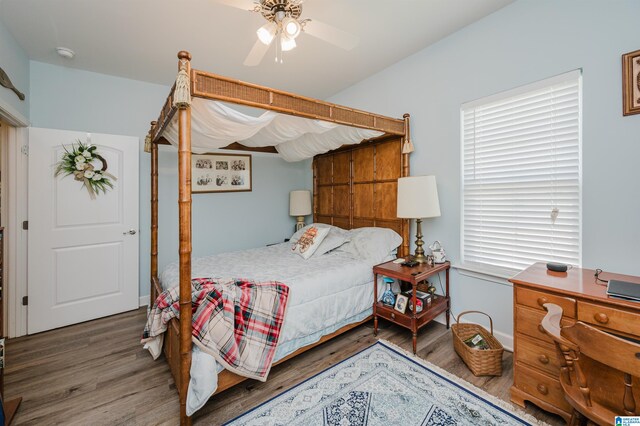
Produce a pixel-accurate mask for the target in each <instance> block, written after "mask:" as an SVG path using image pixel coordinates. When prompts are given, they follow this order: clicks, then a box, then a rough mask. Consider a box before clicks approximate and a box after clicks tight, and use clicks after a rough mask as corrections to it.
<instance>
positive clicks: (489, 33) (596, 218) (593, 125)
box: [330, 0, 640, 336]
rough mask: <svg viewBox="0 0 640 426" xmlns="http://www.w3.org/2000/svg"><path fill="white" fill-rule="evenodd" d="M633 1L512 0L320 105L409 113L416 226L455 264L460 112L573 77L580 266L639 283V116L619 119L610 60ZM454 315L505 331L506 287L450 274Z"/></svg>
mask: <svg viewBox="0 0 640 426" xmlns="http://www.w3.org/2000/svg"><path fill="white" fill-rule="evenodd" d="M639 16H640V2H638V1H635V0H626V1H624V0H618V1H595V0H563V1H556V0H519V1H517V2H515V3H514V4H512V5H510V6H507V7H506V8H504V9H501V10H499V11H498V12H496V13H494V14H492V15H490V16H488V17H486V18H485V19H482V20H481V21H479V22H477V23H475V24H473V25H471V26H468V27H466V28H465V29H463V30H461V31H459V32H457V33H455V34H453V35H451V36H450V37H448V38H446V39H444V40H442V41H440V42H439V43H437V44H435V45H433V46H431V47H429V48H427V49H425V50H422V51H421V52H418V53H417V54H415V55H413V56H411V57H409V58H406V59H404V60H402V61H401V62H399V63H397V64H395V65H393V66H391V67H390V68H388V69H386V70H384V71H382V72H380V73H378V74H376V75H374V76H372V77H370V78H368V79H366V80H364V81H362V82H360V83H358V84H356V85H355V86H352V87H351V88H349V89H347V90H345V91H343V92H341V93H339V94H338V95H336V96H334V97H332V98H331V99H330V100H331V101H333V102H337V103H342V104H346V105H349V106H352V107H356V108H363V109H366V110H370V111H375V112H379V113H383V114H387V115H391V116H396V117H399V116H402V114H403V113H404V112H409V113H411V116H412V131H413V139H414V143H415V146H416V151H415V152H414V153H413V154H412V156H411V173H412V174H413V175H421V174H434V175H436V176H437V179H438V190H439V196H440V205H441V209H442V216H441V217H439V218H436V219H427V220H425V222H424V224H423V231H424V233H425V235H426V240H428V241H429V242H432V241H433V240H435V239H439V240H440V241H442V242H443V244H444V246H445V248H446V249H447V253H448V254H449V256H450V257H451V258H452V260H453V262H456V261H458V260H459V258H460V174H461V173H460V105H461V104H462V103H463V102H466V101H470V100H474V99H477V98H481V97H484V96H487V95H491V94H494V93H497V92H500V91H504V90H507V89H511V88H514V87H518V86H521V85H524V84H527V83H530V82H534V81H537V80H541V79H544V78H547V77H551V76H554V75H557V74H560V73H563V72H566V71H570V70H574V69H578V68H581V69H582V70H583V78H584V79H583V83H584V89H583V95H584V96H583V206H582V209H583V210H582V212H583V213H582V214H583V265H584V266H585V267H590V268H597V267H599V268H602V269H604V270H611V271H617V272H622V273H628V274H633V275H640V167H638V159H639V158H640V115H635V116H630V117H623V116H622V97H621V65H620V63H621V59H620V56H621V54H623V53H626V52H630V51H633V50H636V49H638V48H640V45H639V44H638V41H639V40H640V39H639V38H638V17H639ZM451 279H452V298H453V300H452V302H453V309H454V311H455V312H460V311H463V310H467V309H480V310H483V311H485V312H487V313H489V314H491V315H492V316H493V317H494V320H496V322H497V329H498V330H499V331H500V332H501V333H503V335H504V336H511V335H512V333H513V331H512V323H513V322H512V309H511V304H512V289H511V287H509V286H507V285H501V284H497V283H494V282H490V281H485V280H480V279H476V278H471V277H468V276H463V275H461V274H460V273H459V272H457V271H454V272H453V274H452V277H451Z"/></svg>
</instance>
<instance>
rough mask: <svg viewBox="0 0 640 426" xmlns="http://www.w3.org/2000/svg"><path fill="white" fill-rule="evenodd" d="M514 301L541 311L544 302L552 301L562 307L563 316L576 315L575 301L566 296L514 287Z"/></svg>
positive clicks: (571, 316) (573, 316)
mask: <svg viewBox="0 0 640 426" xmlns="http://www.w3.org/2000/svg"><path fill="white" fill-rule="evenodd" d="M516 303H518V304H520V305H524V306H529V307H530V308H534V309H540V310H542V311H545V309H544V304H545V303H554V304H556V305H558V306H560V307H561V308H562V315H563V316H566V317H569V318H575V317H576V301H575V300H574V299H570V298H568V297H561V296H555V295H552V294H549V293H544V292H541V291H535V290H529V289H525V288H521V287H516ZM545 312H546V311H545Z"/></svg>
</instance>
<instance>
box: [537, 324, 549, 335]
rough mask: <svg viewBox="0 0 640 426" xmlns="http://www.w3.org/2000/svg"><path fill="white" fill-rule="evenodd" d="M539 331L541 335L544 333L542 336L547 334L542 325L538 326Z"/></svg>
mask: <svg viewBox="0 0 640 426" xmlns="http://www.w3.org/2000/svg"><path fill="white" fill-rule="evenodd" d="M538 331H539V332H540V333H542V334H547V333H546V332H545V331H544V327H543V326H542V324H538Z"/></svg>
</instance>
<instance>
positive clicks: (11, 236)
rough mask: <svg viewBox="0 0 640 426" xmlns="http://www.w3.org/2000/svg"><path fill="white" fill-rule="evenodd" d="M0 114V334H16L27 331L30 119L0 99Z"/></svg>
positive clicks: (12, 335) (20, 334)
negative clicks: (0, 276) (0, 260)
mask: <svg viewBox="0 0 640 426" xmlns="http://www.w3.org/2000/svg"><path fill="white" fill-rule="evenodd" d="M0 118H1V119H3V120H4V121H5V122H7V123H9V124H10V125H11V126H15V127H7V126H3V127H5V134H4V136H5V140H4V143H3V144H2V146H1V147H0V149H2V153H1V154H0V155H1V158H2V165H1V167H2V169H1V170H2V174H3V178H2V218H1V219H2V225H3V226H4V227H5V233H4V238H5V246H4V249H5V258H4V260H5V262H6V263H5V268H4V274H5V281H4V283H5V289H6V290H5V291H4V295H5V297H4V300H3V303H4V312H5V317H4V325H5V329H4V330H1V331H2V334H4V335H7V336H8V337H18V336H23V335H25V334H27V307H26V306H23V305H22V297H23V296H26V295H27V231H25V230H23V229H22V221H23V220H26V219H27V188H28V185H27V176H28V175H27V171H28V168H27V167H28V161H27V160H28V159H27V153H28V132H27V126H28V125H29V121H28V120H27V118H26V117H24V116H23V115H22V114H20V113H19V112H18V111H17V110H16V109H14V108H12V107H11V105H9V104H7V103H6V102H3V101H1V100H0Z"/></svg>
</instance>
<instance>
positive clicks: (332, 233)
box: [290, 223, 351, 256]
mask: <svg viewBox="0 0 640 426" xmlns="http://www.w3.org/2000/svg"><path fill="white" fill-rule="evenodd" d="M312 226H315V227H317V228H318V229H322V228H327V229H329V234H328V235H327V236H326V238H325V239H324V240H323V241H322V243H321V244H320V247H318V249H317V250H316V251H315V253H314V254H313V255H314V256H322V255H323V254H325V253H328V252H330V251H331V250H335V249H336V248H338V247H340V246H342V245H343V244H344V243H346V242H348V241H349V239H350V235H351V234H350V233H349V231H347V230H344V229H342V228H338V227H337V226H333V225H327V224H326V223H312V224H311V225H307V226H305V227H304V228H302V229H300V230H299V231H296V233H295V234H293V235H292V236H291V239H290V241H291V242H292V243H295V242H297V241H298V239H299V238H300V237H301V236H302V234H304V233H305V232H306V231H307V230H308V229H309V228H311V227H312Z"/></svg>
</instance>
